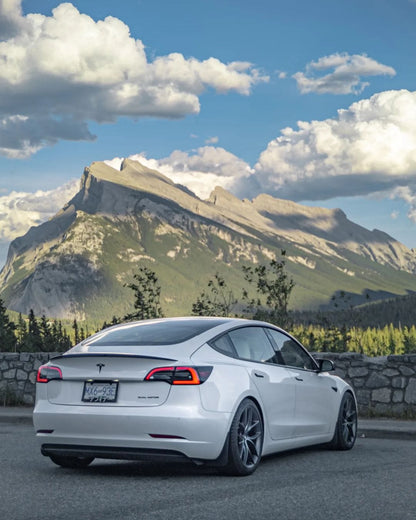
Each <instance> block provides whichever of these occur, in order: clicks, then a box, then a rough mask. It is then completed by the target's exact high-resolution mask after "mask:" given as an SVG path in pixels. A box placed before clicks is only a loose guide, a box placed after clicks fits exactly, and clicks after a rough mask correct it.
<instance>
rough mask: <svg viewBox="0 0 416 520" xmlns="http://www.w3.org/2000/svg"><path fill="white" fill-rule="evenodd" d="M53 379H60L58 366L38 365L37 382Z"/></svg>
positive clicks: (60, 372) (60, 371) (46, 381)
mask: <svg viewBox="0 0 416 520" xmlns="http://www.w3.org/2000/svg"><path fill="white" fill-rule="evenodd" d="M53 379H62V370H61V369H60V368H59V367H53V366H51V365H42V366H41V367H39V369H38V374H37V376H36V382H37V383H48V382H49V381H52V380H53Z"/></svg>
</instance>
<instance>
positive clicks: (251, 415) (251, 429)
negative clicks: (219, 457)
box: [238, 406, 263, 468]
mask: <svg viewBox="0 0 416 520" xmlns="http://www.w3.org/2000/svg"><path fill="white" fill-rule="evenodd" d="M262 437H263V425H262V422H261V417H260V414H259V412H258V410H257V409H256V408H255V407H254V406H247V407H246V408H245V409H244V410H243V412H242V414H241V416H240V421H239V424H238V453H239V456H240V460H241V462H242V463H243V464H244V466H246V467H247V468H250V467H253V466H255V465H256V464H257V463H258V462H259V460H260V452H261V444H262Z"/></svg>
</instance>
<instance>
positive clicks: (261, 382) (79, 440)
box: [33, 317, 357, 475]
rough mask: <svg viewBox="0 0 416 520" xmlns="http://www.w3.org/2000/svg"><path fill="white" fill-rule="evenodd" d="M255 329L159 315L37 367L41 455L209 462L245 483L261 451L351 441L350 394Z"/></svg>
mask: <svg viewBox="0 0 416 520" xmlns="http://www.w3.org/2000/svg"><path fill="white" fill-rule="evenodd" d="M333 369H334V366H333V364H332V362H331V361H328V360H318V359H314V358H313V357H312V356H311V355H310V354H309V353H308V352H307V351H306V350H305V349H304V347H303V346H302V345H301V344H300V343H299V342H298V341H296V339H294V338H293V337H292V336H291V335H289V334H288V333H287V332H285V331H283V330H282V329H280V328H277V327H275V326H273V325H270V324H268V323H265V322H260V321H252V320H242V319H232V318H195V317H194V318H166V319H157V320H145V321H140V322H130V323H125V324H122V325H116V326H114V327H110V328H108V329H105V330H103V331H101V332H99V333H97V334H95V335H93V336H91V337H90V338H88V339H86V340H85V341H83V342H81V343H80V344H78V345H76V346H75V347H73V348H71V349H70V350H68V351H67V352H66V353H65V354H63V355H61V356H58V357H55V358H53V359H51V360H50V361H49V362H48V363H47V364H46V365H43V366H41V367H40V368H39V371H38V376H37V388H36V406H35V409H34V414H33V421H34V425H35V430H36V436H37V438H38V440H39V443H40V446H41V452H42V454H43V455H46V456H49V457H50V458H51V459H52V461H53V462H55V463H56V464H58V465H60V466H65V467H78V468H79V467H84V466H87V465H88V464H90V463H91V461H92V460H93V459H94V458H114V459H136V460H155V459H157V458H159V459H162V460H164V461H169V460H172V461H176V460H186V459H188V460H189V459H190V460H192V461H194V462H195V463H204V462H209V463H214V464H217V465H219V466H220V467H222V468H223V469H224V471H226V472H227V473H229V474H234V475H248V474H250V473H252V472H253V471H254V470H255V469H256V468H257V466H258V464H259V462H260V458H261V457H262V456H263V455H267V454H270V453H275V452H278V451H283V450H288V449H293V448H298V447H301V446H308V445H313V444H321V443H329V445H330V446H332V447H334V448H336V449H341V450H348V449H351V448H352V447H353V445H354V442H355V439H356V435H357V407H356V399H355V395H354V391H353V389H352V388H351V387H350V386H349V385H348V384H347V383H346V382H345V381H343V380H342V379H340V378H339V377H337V376H334V375H330V374H329V373H328V372H329V371H331V370H333Z"/></svg>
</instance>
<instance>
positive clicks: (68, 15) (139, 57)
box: [0, 0, 268, 158]
mask: <svg viewBox="0 0 416 520" xmlns="http://www.w3.org/2000/svg"><path fill="white" fill-rule="evenodd" d="M0 38H2V39H3V41H0V143H1V144H0V153H1V154H3V155H5V156H7V157H12V158H21V157H28V156H30V155H31V154H33V153H35V152H36V151H37V150H39V149H40V148H42V147H44V146H48V145H51V144H54V143H55V142H56V141H58V140H60V139H67V140H91V139H94V136H93V135H92V134H91V133H90V131H89V129H88V123H89V122H90V121H96V122H99V123H104V122H107V123H108V122H114V121H116V120H117V118H119V117H122V116H126V117H131V118H140V117H145V116H150V117H162V118H181V117H184V116H186V115H188V114H195V113H198V112H199V110H200V105H199V96H200V95H201V94H202V93H203V92H204V91H205V90H206V89H208V88H212V89H214V90H215V91H217V92H219V93H226V92H230V91H234V92H237V93H239V94H242V95H248V94H250V92H251V89H252V87H253V86H254V85H255V84H257V83H259V82H262V81H268V77H266V76H263V75H261V73H260V72H259V71H258V70H257V69H256V68H254V67H253V66H252V64H251V63H248V62H240V61H236V62H231V63H228V64H225V63H222V62H221V61H220V60H218V59H216V58H214V57H211V58H208V59H206V60H203V61H199V60H197V59H196V58H192V57H191V58H185V57H184V56H183V55H182V54H179V53H171V54H169V55H167V56H159V57H156V58H155V59H154V60H153V61H148V59H147V56H146V53H145V48H144V45H143V43H142V42H141V41H140V40H139V39H134V38H133V37H132V36H131V35H130V31H129V27H128V26H127V25H126V24H124V23H123V22H122V21H121V20H119V19H117V18H114V17H112V16H108V17H107V18H105V19H104V20H99V21H97V22H96V21H94V20H93V19H92V18H91V17H89V16H87V15H85V14H81V13H80V12H79V11H78V10H77V9H76V8H75V7H74V6H73V5H72V4H70V3H64V4H61V5H59V6H58V7H56V8H55V9H53V11H52V16H44V15H41V14H27V15H25V16H23V15H22V12H21V4H20V2H19V1H17V0H0Z"/></svg>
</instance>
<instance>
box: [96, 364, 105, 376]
mask: <svg viewBox="0 0 416 520" xmlns="http://www.w3.org/2000/svg"><path fill="white" fill-rule="evenodd" d="M97 367H98V373H99V374H100V373H101V370H102V368H103V367H105V364H104V363H97Z"/></svg>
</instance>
